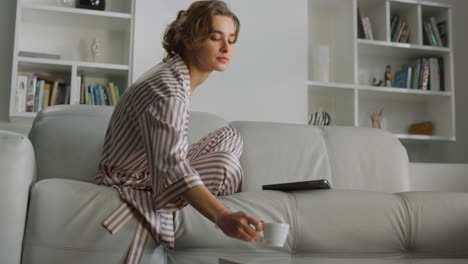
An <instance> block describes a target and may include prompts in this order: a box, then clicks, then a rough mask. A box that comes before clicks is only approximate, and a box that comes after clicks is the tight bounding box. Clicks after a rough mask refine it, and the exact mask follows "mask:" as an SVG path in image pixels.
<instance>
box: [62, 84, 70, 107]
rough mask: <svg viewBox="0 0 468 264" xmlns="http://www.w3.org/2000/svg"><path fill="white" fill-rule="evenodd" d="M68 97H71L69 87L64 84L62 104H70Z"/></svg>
mask: <svg viewBox="0 0 468 264" xmlns="http://www.w3.org/2000/svg"><path fill="white" fill-rule="evenodd" d="M70 96H71V85H69V84H66V85H64V97H63V99H64V100H63V101H62V103H63V104H70Z"/></svg>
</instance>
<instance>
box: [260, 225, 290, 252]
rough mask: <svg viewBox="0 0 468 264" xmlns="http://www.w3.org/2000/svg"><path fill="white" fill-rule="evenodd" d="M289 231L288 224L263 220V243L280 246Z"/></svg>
mask: <svg viewBox="0 0 468 264" xmlns="http://www.w3.org/2000/svg"><path fill="white" fill-rule="evenodd" d="M288 233H289V224H283V223H273V222H264V223H263V243H265V244H266V245H269V246H274V247H282V246H283V245H284V242H286V238H287V237H288Z"/></svg>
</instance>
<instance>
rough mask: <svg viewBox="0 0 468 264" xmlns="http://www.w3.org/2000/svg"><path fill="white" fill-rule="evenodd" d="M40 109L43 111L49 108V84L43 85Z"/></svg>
mask: <svg viewBox="0 0 468 264" xmlns="http://www.w3.org/2000/svg"><path fill="white" fill-rule="evenodd" d="M43 98H44V99H43V103H42V108H43V109H45V108H47V107H48V106H49V102H50V83H45V84H44V97H43Z"/></svg>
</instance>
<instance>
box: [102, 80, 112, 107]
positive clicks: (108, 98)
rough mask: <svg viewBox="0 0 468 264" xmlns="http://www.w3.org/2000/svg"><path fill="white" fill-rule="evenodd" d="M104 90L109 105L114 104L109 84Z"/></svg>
mask: <svg viewBox="0 0 468 264" xmlns="http://www.w3.org/2000/svg"><path fill="white" fill-rule="evenodd" d="M104 92H105V94H106V98H107V102H106V103H107V105H113V104H112V94H111V91H110V88H109V85H107V86H106V87H104Z"/></svg>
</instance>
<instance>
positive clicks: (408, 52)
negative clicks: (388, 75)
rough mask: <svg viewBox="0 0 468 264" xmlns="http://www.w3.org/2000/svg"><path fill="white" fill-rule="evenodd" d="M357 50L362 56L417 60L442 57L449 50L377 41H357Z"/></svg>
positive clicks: (449, 50)
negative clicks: (419, 58)
mask: <svg viewBox="0 0 468 264" xmlns="http://www.w3.org/2000/svg"><path fill="white" fill-rule="evenodd" d="M358 45H359V47H358V50H359V53H360V54H362V55H370V56H379V57H380V56H386V57H403V58H408V57H410V58H418V57H422V56H444V55H447V54H448V53H449V52H451V49H450V48H446V47H435V46H427V45H415V44H409V43H398V42H388V41H379V40H365V39H359V40H358Z"/></svg>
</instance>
